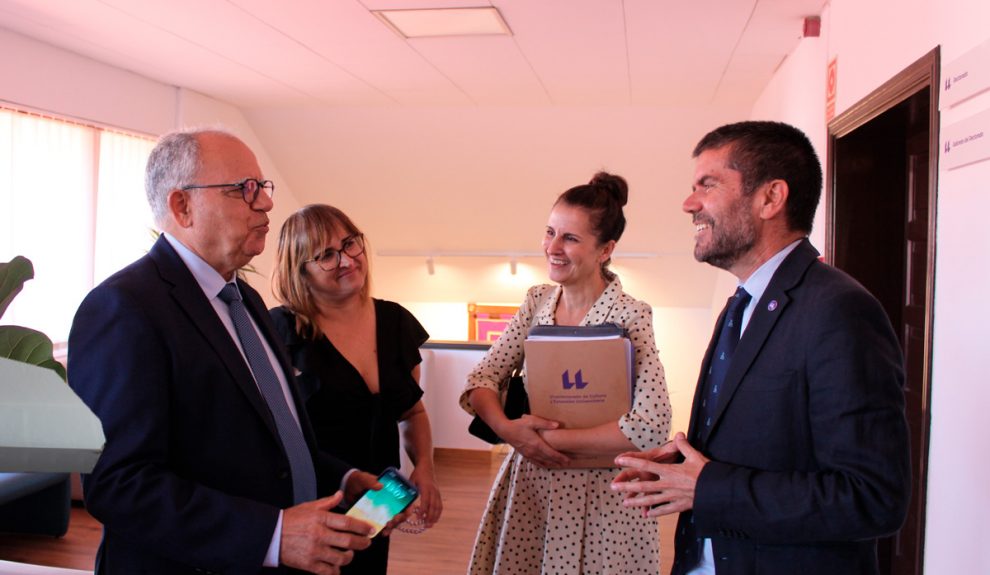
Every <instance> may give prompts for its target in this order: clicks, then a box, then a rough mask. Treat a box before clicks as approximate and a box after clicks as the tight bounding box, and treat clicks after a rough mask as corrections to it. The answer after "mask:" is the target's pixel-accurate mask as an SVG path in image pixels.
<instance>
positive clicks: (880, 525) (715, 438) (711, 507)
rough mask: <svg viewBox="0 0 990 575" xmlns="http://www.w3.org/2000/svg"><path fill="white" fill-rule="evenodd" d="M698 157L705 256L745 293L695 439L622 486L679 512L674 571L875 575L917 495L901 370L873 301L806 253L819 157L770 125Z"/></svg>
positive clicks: (630, 466) (646, 459)
mask: <svg viewBox="0 0 990 575" xmlns="http://www.w3.org/2000/svg"><path fill="white" fill-rule="evenodd" d="M694 157H695V159H696V167H695V176H694V185H693V187H692V192H691V194H690V195H689V196H688V198H687V199H686V200H685V201H684V211H686V212H687V213H689V214H691V216H692V218H693V222H694V224H695V226H696V230H697V233H696V236H695V249H694V255H695V258H696V259H697V260H698V261H703V262H708V263H709V264H711V265H714V266H716V267H719V268H722V269H724V270H727V271H729V272H731V273H732V274H733V275H735V276H736V277H737V278H738V280H739V286H740V287H741V288H743V289H744V290H745V292H746V293H742V292H738V293H739V295H740V297H741V299H740V300H739V305H738V306H729V305H728V304H727V308H728V309H732V307H735V308H736V309H738V315H737V314H736V313H730V314H727V313H726V312H725V311H723V313H722V315H721V316H720V317H719V320H718V323H717V325H716V329H715V335H714V336H713V338H712V342H711V344H710V345H709V348H708V352H707V353H706V355H705V359H704V363H703V364H702V366H703V369H702V374H701V377H700V378H699V380H698V387H697V390H696V393H695V399H694V405H693V408H692V411H691V423H690V427H689V431H688V435H687V437H685V436H684V434H681V433H678V434H677V436H676V437H675V439H674V441H672V442H671V443H669V444H667V445H665V446H662V447H660V448H656V449H654V450H652V451H649V452H644V453H629V454H623V455H621V456H619V457H618V458H617V459H616V462H617V463H618V464H619V465H621V466H623V467H625V468H626V469H625V470H624V471H622V472H621V474H620V475H619V477H617V479H616V481H615V482H614V483H613V489H615V490H618V491H625V492H627V495H628V497H627V499H626V501H625V503H626V504H627V505H631V506H640V507H643V508H644V513H645V514H646V515H648V516H650V517H655V516H660V515H666V514H669V513H678V512H679V513H680V517H679V519H678V526H677V533H676V549H675V559H674V565H673V569H672V573H673V574H675V575H681V574H690V575H698V574H711V573H717V574H718V575H726V574H732V575H741V574H760V575H772V574H781V575H783V574H788V575H790V574H794V573H801V574H805V575H807V574H811V575H814V574H822V575H826V574H828V575H836V574H843V575H850V574H873V573H877V572H878V565H877V550H876V543H877V538H878V537H881V536H884V535H887V534H890V533H892V532H894V531H896V530H897V529H899V528H900V526H901V524H902V522H903V520H904V517H905V515H906V513H907V506H908V501H909V498H910V491H911V474H910V469H909V450H908V429H907V423H906V420H905V417H904V413H903V412H904V397H903V389H902V388H903V385H904V370H903V359H902V357H901V351H900V346H899V344H898V341H897V337H896V336H895V334H894V331H893V329H892V328H891V325H890V321H889V319H888V318H887V316H886V314H885V313H884V311H883V309H882V308H881V306H880V304H879V302H877V301H876V299H875V298H874V297H873V296H872V295H870V294H869V292H867V291H866V289H864V288H863V287H862V286H861V285H859V284H858V283H857V282H856V281H855V280H853V279H851V278H850V277H849V276H848V275H846V274H845V273H843V272H841V271H839V270H837V269H835V268H833V267H830V266H828V265H826V264H824V263H822V262H821V261H819V259H818V252H817V251H816V250H815V249H814V248H813V247H812V246H811V244H810V243H809V242H808V239H807V234H808V233H809V232H810V230H811V225H812V220H813V218H814V214H815V209H816V207H817V205H818V200H819V196H820V194H821V185H822V175H821V166H820V164H819V162H818V157H817V155H816V154H815V151H814V148H813V147H812V145H811V143H810V142H809V141H808V139H807V137H806V136H805V135H804V134H803V133H801V132H800V131H799V130H797V129H796V128H793V127H792V126H789V125H786V124H781V123H776V122H742V123H738V124H731V125H727V126H723V127H721V128H718V129H717V130H714V131H713V132H711V133H709V134H708V135H706V136H705V137H704V138H703V139H702V140H701V142H700V143H699V144H698V145H697V147H696V148H695V150H694ZM747 294H748V295H747ZM734 297H735V296H734ZM730 300H731V298H730ZM747 300H748V303H747ZM726 315H731V316H732V317H734V318H738V320H741V323H740V324H739V325H735V322H736V321H737V320H736V319H726ZM724 322H725V323H726V324H727V325H726V326H725V327H726V332H727V333H726V336H724V337H725V338H726V340H725V341H728V340H729V339H732V341H733V342H736V341H737V342H738V343H737V344H735V345H734V347H733V346H732V345H728V344H723V342H722V340H720V339H719V338H720V333H721V332H722V331H723V329H722V328H723V323H724ZM732 327H734V328H735V336H734V338H732V336H731V335H730V334H731V332H732V331H733V330H732V329H731V328H732ZM740 331H741V334H742V335H741V337H740V336H739V332H740ZM716 348H717V349H718V353H715V350H716ZM720 361H721V362H724V363H723V364H722V365H718V364H719V362H720ZM710 372H711V373H710ZM716 372H721V374H722V375H718V376H715V375H712V374H714V373H716Z"/></svg>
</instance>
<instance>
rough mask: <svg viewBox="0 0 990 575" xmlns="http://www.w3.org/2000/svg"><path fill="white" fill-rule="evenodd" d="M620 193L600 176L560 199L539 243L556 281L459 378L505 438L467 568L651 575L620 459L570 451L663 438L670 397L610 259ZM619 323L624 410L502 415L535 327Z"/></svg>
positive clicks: (651, 536)
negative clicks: (630, 373) (591, 416)
mask: <svg viewBox="0 0 990 575" xmlns="http://www.w3.org/2000/svg"><path fill="white" fill-rule="evenodd" d="M628 195H629V191H628V187H627V185H626V182H625V180H624V179H622V178H621V177H619V176H616V175H612V174H607V173H604V172H602V173H598V174H596V175H595V177H594V178H593V179H592V180H591V182H590V183H588V184H586V185H581V186H576V187H573V188H571V189H569V190H567V191H566V192H564V193H563V194H561V195H560V197H558V198H557V201H556V202H555V203H554V205H553V209H552V210H551V212H550V218H549V220H548V222H547V227H546V233H545V235H544V237H543V251H544V253H545V255H546V259H547V268H548V272H549V275H550V279H551V280H552V281H553V282H555V283H556V284H557V285H538V286H533V287H532V288H530V289H529V292H528V293H527V294H526V300H525V301H524V302H523V303H522V305H521V306H520V308H519V311H518V313H516V315H515V317H513V318H512V321H511V322H510V323H509V325H508V326H507V327H506V329H505V331H504V332H503V333H502V336H501V337H500V338H499V339H498V341H496V342H495V343H494V344H493V345H492V347H491V349H490V350H489V351H488V353H487V354H486V355H485V357H484V359H482V361H481V363H479V364H478V366H477V367H475V369H474V370H473V371H472V372H471V374H470V375H469V376H468V381H467V386H466V387H465V389H464V393H463V394H462V395H461V398H460V403H461V407H463V408H464V409H465V410H466V411H467V412H468V413H470V414H472V415H473V414H475V413H477V414H478V415H480V416H481V418H482V419H484V420H485V422H486V423H487V424H488V425H489V426H491V428H492V429H493V430H494V431H495V432H496V433H497V434H498V435H499V437H501V438H503V439H504V440H505V441H506V443H508V444H510V445H511V446H512V448H513V449H512V452H511V453H510V454H509V456H508V457H506V460H505V463H503V465H502V468H501V469H500V470H499V473H498V477H497V478H496V480H495V484H494V485H493V486H492V491H491V495H490V496H489V499H488V505H487V507H486V509H485V514H484V517H483V518H482V521H481V526H480V528H479V530H478V536H477V540H476V542H475V546H474V552H473V555H472V557H471V565H470V568H469V573H470V574H471V575H510V574H519V575H534V574H548V575H549V574H554V573H559V574H568V575H570V574H601V575H619V574H634V573H651V574H655V573H658V572H659V570H660V549H659V532H658V524H657V522H656V521H655V520H653V519H647V518H644V517H642V516H641V514H640V513H639V512H638V511H634V510H632V508H626V507H623V506H622V496H621V495H620V494H618V493H615V492H613V491H612V490H611V489H610V488H609V484H610V483H611V481H612V479H613V478H614V477H615V476H616V475H617V474H618V469H617V468H606V469H588V468H572V467H569V466H568V465H569V462H570V461H571V460H572V459H573V458H577V457H588V456H601V455H610V456H615V455H618V454H619V453H622V452H625V451H629V450H645V449H650V448H652V447H656V446H658V445H660V444H662V443H663V442H664V441H666V439H667V436H668V434H669V433H670V403H669V401H668V398H667V386H666V382H665V381H664V373H663V366H662V365H661V364H660V359H659V356H658V354H657V348H656V344H655V343H654V338H653V314H652V310H651V308H650V306H649V305H648V304H647V303H645V302H641V301H638V300H636V299H634V298H633V297H631V296H629V295H627V294H625V293H623V291H622V284H621V283H620V282H619V278H618V277H617V276H616V275H615V274H614V273H612V272H611V271H609V269H608V264H609V262H610V261H611V255H612V252H613V250H614V249H615V244H616V242H617V241H618V240H619V237H620V236H621V235H622V231H623V229H624V228H625V225H626V220H625V216H624V215H623V213H622V207H623V206H624V205H625V204H626V201H627V199H628ZM602 323H615V324H619V325H621V326H623V327H624V328H626V330H627V331H628V333H629V338H630V339H631V341H632V343H633V347H634V349H635V359H634V365H635V372H636V380H635V390H634V395H633V405H632V409H631V410H630V411H629V412H628V413H626V414H625V415H623V416H622V417H621V418H619V419H618V420H617V421H611V422H608V423H605V424H602V425H599V426H597V427H594V428H588V429H562V428H560V427H559V425H558V424H557V423H556V422H553V421H549V420H546V419H543V418H540V417H536V416H533V415H525V416H523V417H522V418H520V419H514V420H510V419H507V418H506V417H505V413H504V412H503V411H502V405H501V403H500V401H499V395H498V387H499V382H501V381H503V380H505V379H506V378H508V377H509V375H510V373H511V372H512V370H513V369H514V368H517V367H521V366H522V364H523V341H524V340H525V339H526V335H527V334H528V333H529V329H530V327H531V326H533V325H565V326H566V325H572V326H576V325H597V324H602Z"/></svg>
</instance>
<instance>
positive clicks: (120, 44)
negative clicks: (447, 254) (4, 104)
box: [0, 0, 823, 306]
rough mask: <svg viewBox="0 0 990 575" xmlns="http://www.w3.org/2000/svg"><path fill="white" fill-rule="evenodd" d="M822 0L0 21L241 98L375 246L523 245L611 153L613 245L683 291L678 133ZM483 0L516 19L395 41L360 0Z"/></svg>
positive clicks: (614, 0) (717, 117)
mask: <svg viewBox="0 0 990 575" xmlns="http://www.w3.org/2000/svg"><path fill="white" fill-rule="evenodd" d="M822 4H823V0H693V1H691V2H685V1H675V0H491V1H489V2H485V1H483V0H281V1H277V2H276V1H272V0H0V27H2V28H7V29H9V30H12V31H14V32H17V33H19V34H22V35H25V36H28V37H32V38H35V39H38V40H41V41H43V42H46V43H49V44H52V45H54V46H57V47H60V48H64V49H66V50H69V51H72V52H76V53H79V54H82V55H84V56H87V57H90V58H92V59H95V60H98V61H101V62H105V63H107V64H110V65H113V66H116V67H119V68H123V69H126V70H130V71H133V72H135V73H138V74H140V75H143V76H146V77H149V78H152V79H154V80H157V81H160V82H163V83H166V84H170V85H175V86H181V87H184V88H188V89H190V90H193V91H196V92H200V93H202V94H205V95H208V96H211V97H213V98H216V99H219V100H222V101H225V102H228V103H230V104H233V105H235V106H237V107H238V108H240V109H241V110H242V111H243V113H244V115H245V116H246V117H247V118H248V120H249V121H250V122H251V125H252V127H253V128H254V130H255V131H256V133H257V134H258V136H259V137H260V139H261V140H262V141H263V142H265V146H266V149H267V151H268V153H269V155H270V156H271V158H272V159H273V160H274V161H275V163H276V165H277V166H278V169H279V172H280V174H281V177H282V178H284V179H285V180H287V183H288V184H289V185H290V186H291V189H292V191H293V193H294V194H295V195H296V197H297V198H298V199H299V200H300V201H301V202H302V203H310V202H328V203H335V204H337V205H340V206H341V207H342V208H344V209H345V211H348V212H349V213H351V215H352V216H353V217H354V218H355V219H356V220H357V221H359V222H363V224H364V227H365V228H367V229H366V231H368V232H369V235H370V236H371V237H373V238H374V245H376V246H377V248H379V249H384V250H395V249H420V250H428V249H440V250H444V249H446V250H455V249H506V250H535V249H537V247H538V238H539V232H540V231H541V230H542V223H543V222H544V221H545V216H546V211H547V209H548V208H549V204H550V202H551V201H552V199H553V198H554V197H555V196H556V194H557V193H559V192H560V191H562V190H563V189H566V187H569V186H570V185H574V184H577V183H581V182H582V181H586V180H587V178H588V177H590V175H591V173H592V172H594V171H595V170H597V169H602V168H607V169H611V170H614V171H617V172H619V173H621V174H623V175H624V176H626V177H627V179H629V180H630V184H631V186H632V189H633V193H632V194H631V200H630V206H629V212H630V213H629V219H630V225H629V228H628V232H627V235H626V237H625V238H624V239H623V242H622V245H621V246H620V251H621V250H626V251H631V252H652V253H657V254H661V255H662V256H663V257H661V258H659V259H660V260H663V261H656V262H654V263H651V264H649V265H648V266H647V267H648V268H649V269H648V270H647V271H644V272H643V274H642V281H643V282H647V283H650V284H651V285H653V284H656V285H661V284H669V283H670V282H669V281H668V280H669V278H671V277H676V278H679V279H680V280H681V281H680V282H679V283H678V284H677V285H676V286H675V285H670V286H669V287H665V288H664V289H663V291H662V293H654V294H651V297H652V298H653V301H651V303H654V305H672V306H692V305H707V304H708V300H707V298H709V297H710V287H711V284H712V281H711V276H710V275H703V274H704V271H703V270H704V266H698V265H697V264H694V263H693V262H692V258H691V255H690V253H691V241H690V231H689V227H690V226H689V224H688V222H687V218H686V216H685V215H684V214H683V213H681V212H680V202H681V200H682V199H683V195H684V194H683V192H684V191H685V190H687V187H688V185H689V181H688V180H689V177H690V165H691V162H690V158H689V153H690V147H691V145H692V144H693V142H694V141H696V139H697V138H698V137H699V136H700V135H702V134H703V133H704V132H705V131H707V130H708V129H710V128H712V127H714V126H715V125H717V124H719V123H724V122H727V121H734V120H739V119H745V118H747V117H748V114H749V110H750V108H751V106H752V104H753V102H754V101H755V99H756V98H757V97H758V96H759V94H760V92H761V91H762V89H763V88H764V86H766V84H767V82H768V80H769V79H770V78H771V76H772V74H773V72H774V70H775V69H776V68H777V67H778V66H779V65H780V64H781V62H782V61H783V60H784V59H785V58H786V57H787V55H788V54H789V53H790V52H791V51H792V50H793V49H794V48H795V47H796V45H797V43H798V42H799V41H800V39H801V36H802V25H803V21H804V18H805V17H808V16H814V15H817V14H819V13H820V11H821V8H822ZM478 5H485V6H494V7H496V8H497V9H498V11H499V12H500V13H501V15H502V17H503V18H504V20H505V21H506V22H507V24H508V26H509V28H510V29H511V32H512V34H511V35H507V36H481V37H466V36H460V37H442V38H441V37H435V38H419V39H405V38H402V37H400V36H399V35H398V34H396V33H395V32H394V31H393V30H391V29H390V28H388V27H387V26H386V25H384V24H383V23H382V22H381V21H380V20H379V19H378V18H376V17H375V16H374V15H373V14H372V10H379V9H395V8H424V7H464V6H478ZM8 57H9V55H8ZM521 206H533V207H532V208H531V209H529V210H528V211H527V210H521ZM523 212H525V213H523ZM450 222H454V223H453V224H451V223H450ZM457 222H460V223H457ZM459 226H460V227H459ZM533 229H535V230H536V231H535V232H533V231H532V230H533ZM493 238H494V239H493ZM417 265H418V264H417ZM385 267H387V266H385ZM708 273H709V274H710V272H708ZM394 277H395V278H397V277H400V276H398V275H396V276H394ZM379 285H382V284H379ZM424 289H425V288H424ZM706 290H707V291H706ZM441 295H442V294H441ZM407 297H413V298H415V297H419V295H418V294H417V295H411V296H408V295H407ZM422 297H423V298H429V297H438V296H437V292H435V291H434V292H432V294H431V293H424V294H422ZM494 297H497V296H494ZM481 301H484V296H482V298H481Z"/></svg>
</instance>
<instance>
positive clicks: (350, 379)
mask: <svg viewBox="0 0 990 575" xmlns="http://www.w3.org/2000/svg"><path fill="white" fill-rule="evenodd" d="M374 305H375V323H376V325H375V332H376V335H375V337H376V338H377V345H378V381H379V393H377V394H372V393H371V391H370V390H369V389H368V386H367V384H365V382H364V378H362V377H361V374H360V373H358V370H357V369H355V368H354V366H353V365H351V364H350V362H348V361H347V360H346V359H345V358H344V356H343V355H341V354H340V352H339V351H337V348H335V347H334V346H333V344H332V343H330V340H328V339H327V338H326V337H325V336H322V335H321V336H320V337H319V339H316V340H312V339H304V338H302V337H300V336H299V334H297V333H296V329H295V328H296V317H295V314H293V313H292V312H290V311H289V310H288V309H286V308H285V307H277V308H273V309H272V310H271V315H272V320H273V321H274V323H275V329H276V330H277V331H278V333H279V336H280V338H281V339H282V342H283V343H285V346H286V347H287V348H288V351H289V357H290V358H291V359H292V365H293V366H294V367H295V368H296V369H297V370H298V371H299V373H298V374H297V376H296V379H297V380H298V382H299V387H300V390H301V392H302V396H303V399H304V401H305V403H306V409H307V411H308V413H309V418H310V420H311V421H312V425H313V429H314V431H315V432H316V438H317V442H318V443H319V446H320V449H322V450H323V451H326V452H328V453H330V454H332V455H334V456H336V457H338V458H340V459H343V460H344V461H346V462H347V463H350V464H351V465H353V466H354V467H357V468H359V469H362V470H364V471H367V472H369V473H373V474H376V475H377V474H378V473H380V472H381V471H382V470H383V469H384V468H386V467H388V466H393V467H399V428H398V423H397V422H398V420H399V418H400V417H401V416H402V414H403V413H405V412H406V411H408V410H409V409H410V408H412V406H414V405H416V402H417V401H419V399H420V397H422V395H423V390H422V389H420V387H419V385H418V384H417V383H416V380H414V379H413V377H412V370H413V368H414V367H415V366H416V365H418V364H419V363H420V362H421V361H422V356H421V355H420V353H419V348H420V346H421V345H423V343H424V342H426V340H427V339H428V338H429V334H427V333H426V330H425V329H424V328H423V326H422V325H421V324H420V323H419V321H417V320H416V318H415V317H414V316H413V315H412V314H411V313H409V311H408V310H407V309H405V308H404V307H402V306H401V305H399V304H397V303H394V302H390V301H385V300H379V299H376V300H374Z"/></svg>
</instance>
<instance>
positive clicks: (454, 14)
mask: <svg viewBox="0 0 990 575" xmlns="http://www.w3.org/2000/svg"><path fill="white" fill-rule="evenodd" d="M372 13H373V14H374V15H375V16H377V17H378V18H380V19H381V20H382V21H383V22H385V24H387V25H388V26H389V27H391V28H392V29H393V30H395V31H396V32H397V33H398V34H399V35H400V36H402V37H404V38H429V37H437V36H491V35H503V36H510V35H512V31H511V30H510V29H509V26H508V24H506V23H505V20H503V19H502V15H501V14H499V12H498V9H497V8H494V7H491V6H488V7H480V8H429V9H422V10H373V11H372Z"/></svg>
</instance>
